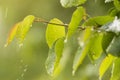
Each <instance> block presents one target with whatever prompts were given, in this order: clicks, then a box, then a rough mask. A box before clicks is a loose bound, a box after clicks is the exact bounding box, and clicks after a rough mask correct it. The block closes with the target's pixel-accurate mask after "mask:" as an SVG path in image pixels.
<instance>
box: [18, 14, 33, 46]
mask: <svg viewBox="0 0 120 80" xmlns="http://www.w3.org/2000/svg"><path fill="white" fill-rule="evenodd" d="M34 19H35V17H34V16H33V15H28V16H27V17H25V18H24V20H23V21H22V22H21V24H20V25H19V27H18V29H17V38H18V40H19V44H21V43H22V42H23V40H24V38H25V36H26V34H27V32H28V31H29V29H30V27H31V26H32V23H33V22H34Z"/></svg>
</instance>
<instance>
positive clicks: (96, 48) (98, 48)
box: [88, 32, 103, 61]
mask: <svg viewBox="0 0 120 80" xmlns="http://www.w3.org/2000/svg"><path fill="white" fill-rule="evenodd" d="M102 38H103V33H97V32H94V33H93V34H92V35H91V38H90V39H89V41H88V43H89V45H90V48H89V57H90V59H91V60H93V61H94V60H96V59H98V58H99V57H100V55H101V53H102V51H103V50H102V44H101V43H102Z"/></svg>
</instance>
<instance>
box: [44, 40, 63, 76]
mask: <svg viewBox="0 0 120 80" xmlns="http://www.w3.org/2000/svg"><path fill="white" fill-rule="evenodd" d="M63 48H64V38H60V39H58V40H56V41H55V42H54V44H53V46H52V48H50V49H49V53H48V58H47V60H46V64H45V66H46V69H47V72H48V74H49V75H51V76H53V77H56V76H57V74H59V73H60V70H61V64H60V59H61V57H62V52H63Z"/></svg>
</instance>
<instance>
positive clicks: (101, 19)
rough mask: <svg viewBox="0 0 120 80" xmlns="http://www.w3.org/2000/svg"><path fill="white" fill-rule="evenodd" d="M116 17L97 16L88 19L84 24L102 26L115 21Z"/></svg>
mask: <svg viewBox="0 0 120 80" xmlns="http://www.w3.org/2000/svg"><path fill="white" fill-rule="evenodd" d="M113 19H114V17H111V16H97V17H93V18H90V19H88V20H87V21H86V22H85V23H84V24H83V26H101V25H104V24H106V23H108V22H111V21H113Z"/></svg>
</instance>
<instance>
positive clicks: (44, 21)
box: [34, 18, 85, 30]
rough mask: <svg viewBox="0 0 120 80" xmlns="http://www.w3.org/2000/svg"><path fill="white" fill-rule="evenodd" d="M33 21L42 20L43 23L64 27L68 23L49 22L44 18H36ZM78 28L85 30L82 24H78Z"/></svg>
mask: <svg viewBox="0 0 120 80" xmlns="http://www.w3.org/2000/svg"><path fill="white" fill-rule="evenodd" d="M34 22H42V23H45V24H52V25H59V26H64V27H66V28H68V27H69V25H68V24H57V23H51V22H49V21H46V20H44V19H42V18H36V19H35V20H34ZM78 29H80V30H85V28H84V27H82V26H78Z"/></svg>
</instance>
